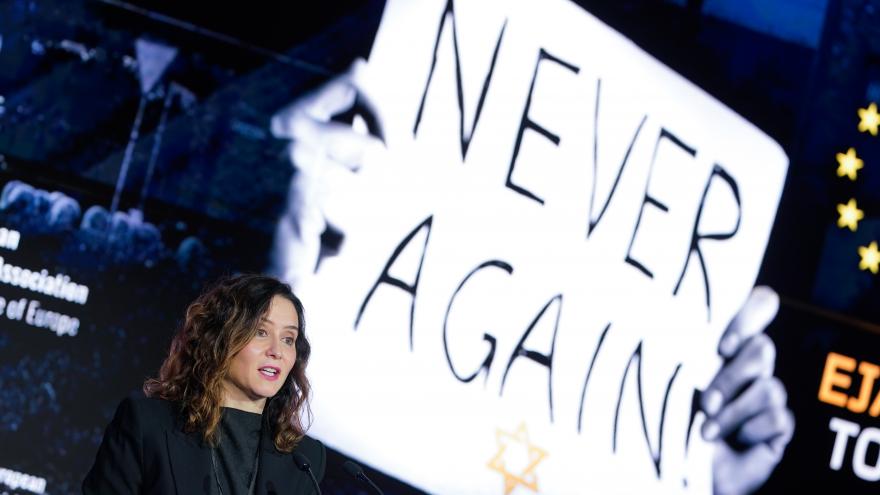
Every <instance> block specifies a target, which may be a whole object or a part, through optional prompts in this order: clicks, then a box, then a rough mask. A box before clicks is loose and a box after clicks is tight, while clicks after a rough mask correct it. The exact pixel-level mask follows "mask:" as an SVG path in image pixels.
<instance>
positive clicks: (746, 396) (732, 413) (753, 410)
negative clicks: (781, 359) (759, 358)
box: [702, 377, 788, 441]
mask: <svg viewBox="0 0 880 495" xmlns="http://www.w3.org/2000/svg"><path fill="white" fill-rule="evenodd" d="M787 400H788V396H787V394H786V392H785V387H784V386H783V385H782V382H781V381H779V379H778V378H776V377H770V378H762V379H760V380H756V381H754V382H752V384H751V386H749V388H747V389H746V390H745V391H744V392H743V393H742V394H740V396H739V397H737V398H736V399H735V400H733V401H731V402H730V403H728V404H727V405H726V406H724V407H723V408H722V409H721V410H720V411H719V412H718V414H717V415H715V416H714V417H711V418H709V419H708V420H707V421H706V422H705V423H703V429H702V431H703V437H704V438H705V439H706V440H709V441H712V440H715V439H716V438H725V437H727V436H728V435H730V434H731V432H733V431H736V430H737V429H739V428H740V427H743V426H744V424H745V423H747V422H748V421H749V420H750V419H752V418H753V417H756V416H759V415H760V414H762V413H764V412H765V411H771V410H773V409H779V410H783V411H784V410H785V402H786V401H787Z"/></svg>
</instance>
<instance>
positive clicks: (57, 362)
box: [0, 0, 880, 494]
mask: <svg viewBox="0 0 880 495" xmlns="http://www.w3.org/2000/svg"><path fill="white" fill-rule="evenodd" d="M579 3H581V4H582V6H583V7H584V8H585V9H586V10H588V11H589V12H591V13H592V14H594V15H596V16H598V17H599V18H600V19H602V20H603V21H604V22H606V23H607V24H609V25H610V26H612V27H613V28H614V29H616V30H618V31H620V32H622V33H623V34H625V35H626V36H627V37H629V38H631V39H632V40H633V41H635V42H636V43H637V44H638V45H639V46H641V47H642V48H643V49H645V50H646V51H648V52H649V53H651V54H652V55H653V56H655V57H657V58H658V59H659V60H661V61H662V62H663V63H665V64H667V65H669V66H670V67H672V68H673V69H675V70H676V71H678V72H680V73H681V74H683V75H684V76H685V77H686V78H688V79H690V80H691V81H693V82H694V83H696V84H697V85H698V86H700V87H702V88H703V89H705V90H706V91H708V92H709V93H710V94H712V95H713V96H715V97H716V98H718V99H719V100H721V101H722V102H724V103H725V104H727V105H728V106H730V107H731V108H733V109H734V110H735V111H736V112H738V113H740V114H741V115H743V116H744V117H745V118H746V119H748V120H750V121H751V122H753V123H755V124H756V125H757V126H758V127H760V128H761V129H762V130H764V131H765V132H766V133H767V134H769V135H770V136H771V137H773V138H774V139H775V140H776V141H778V142H779V143H780V144H781V145H782V147H783V148H784V149H785V151H786V153H787V154H788V156H789V158H790V160H791V165H790V169H789V175H788V178H787V181H786V186H785V190H784V193H783V197H782V201H781V204H780V208H779V214H778V218H777V221H776V224H775V227H774V231H773V234H772V237H771V240H770V243H769V247H768V251H767V254H766V257H765V260H764V264H763V266H762V270H761V273H760V276H759V283H763V284H768V285H771V286H772V287H774V288H775V289H776V290H777V291H778V292H779V293H780V295H781V297H782V302H783V304H782V309H781V311H780V315H779V316H778V318H777V319H776V321H775V323H774V324H773V325H772V327H771V328H770V330H769V331H768V332H769V334H770V335H771V336H772V337H773V339H774V340H775V342H776V344H777V347H778V359H777V374H778V375H779V376H780V377H781V378H782V379H783V381H784V382H785V383H786V386H787V389H788V392H789V403H790V407H791V408H792V409H793V410H794V411H795V414H796V417H797V429H796V432H795V436H794V439H793V441H792V443H791V444H790V445H789V447H788V450H787V453H786V456H785V458H784V460H783V462H782V463H781V464H780V466H779V467H778V469H777V470H776V471H775V473H774V475H773V477H772V478H771V480H770V482H769V483H768V484H767V485H766V486H765V487H764V488H763V489H762V492H764V493H778V492H782V491H783V490H786V491H788V490H790V489H792V488H793V487H794V486H804V485H805V484H808V485H807V486H811V487H822V488H824V487H828V488H833V489H835V490H836V491H845V492H847V493H865V492H868V491H870V490H871V488H872V484H871V483H868V482H865V481H862V480H860V479H858V478H857V477H856V476H855V475H854V474H853V472H852V467H851V457H852V444H853V443H854V442H853V441H850V446H849V451H848V455H847V456H846V460H845V462H844V465H843V468H842V469H841V470H840V471H833V470H831V469H830V468H829V467H828V462H829V459H830V455H831V447H832V444H833V441H834V436H833V434H832V432H830V430H829V428H828V421H829V419H830V418H831V417H833V416H837V417H842V418H844V419H849V420H852V421H855V422H857V423H859V424H861V425H862V427H863V428H864V427H868V426H876V424H877V419H876V418H871V417H870V416H868V415H867V414H862V415H853V414H850V413H849V412H848V411H845V410H843V409H840V408H834V407H832V406H828V405H826V404H823V403H820V402H819V401H818V400H817V392H818V388H819V381H820V378H821V374H822V370H823V367H824V363H825V356H826V355H827V353H828V352H829V351H834V352H838V353H842V354H846V355H848V356H851V357H854V358H856V359H858V360H860V361H862V360H864V361H870V362H873V363H880V355H878V354H880V353H878V351H877V344H878V333H880V299H878V295H880V290H878V281H880V275H873V274H871V273H870V272H867V271H862V270H859V269H858V262H859V257H858V254H857V248H858V246H865V245H867V244H868V243H869V242H871V241H872V240H880V215H878V212H880V193H878V191H880V168H878V167H880V166H878V165H877V164H876V163H877V162H878V159H880V146H878V142H880V141H878V140H880V137H873V136H870V135H869V134H866V133H860V132H858V131H857V128H856V126H857V123H858V117H857V114H856V110H857V109H858V108H860V107H865V106H867V104H868V103H869V102H871V101H878V100H880V37H878V36H877V34H878V32H877V31H878V30H880V28H878V27H876V26H878V25H880V24H878V20H880V1H876V0H859V1H857V0H800V1H798V0H784V1H783V0H768V1H764V2H761V1H758V0H752V1H688V0H680V1H659V0H657V1H603V2H600V1H581V2H579ZM382 7H383V2H381V1H355V0H349V1H341V0H337V1H332V2H321V3H320V5H318V4H312V5H309V8H308V11H307V9H306V8H305V6H304V5H303V4H302V3H301V2H280V1H279V2H269V1H251V2H247V4H245V3H244V2H236V3H212V4H210V5H208V4H201V3H196V2H172V1H143V0H139V1H133V2H130V3H121V2H116V1H101V0H77V1H63V0H29V1H25V0H0V36H2V45H0V187H4V193H3V197H2V198H0V225H3V226H6V227H7V228H15V229H17V230H19V231H21V233H22V243H21V246H20V247H19V249H18V250H17V251H14V252H12V251H0V256H3V258H4V259H5V261H6V262H7V263H12V264H16V265H19V266H23V267H28V268H37V269H39V268H46V269H47V270H49V271H50V272H63V273H65V274H67V275H69V276H70V277H71V278H72V279H74V280H76V281H78V282H79V283H83V284H86V285H88V286H89V287H90V289H91V295H90V298H89V302H88V304H87V305H86V307H85V308H82V307H77V306H76V305H73V304H69V303H63V302H59V301H53V300H51V298H48V297H42V298H37V297H33V293H28V292H26V291H23V290H18V289H15V288H12V287H9V286H2V287H0V296H2V297H5V298H6V299H14V298H18V297H29V298H34V299H40V300H41V302H42V303H43V305H44V306H46V307H49V308H50V309H53V310H55V311H60V312H62V313H68V314H71V315H76V316H77V317H79V318H80V320H82V322H83V324H82V326H81V328H80V330H79V334H78V335H77V336H75V337H69V336H65V337H57V336H56V335H54V334H52V333H51V332H48V331H46V330H41V329H34V328H33V327H30V326H27V325H24V324H22V323H18V322H13V321H10V320H8V319H0V447H2V448H0V467H6V468H9V469H14V470H16V471H21V472H26V473H30V474H34V475H36V476H40V477H43V478H46V479H47V480H48V488H47V491H48V492H49V493H70V492H76V491H78V485H79V482H80V480H81V478H82V476H83V475H84V473H85V471H86V470H87V469H88V467H89V466H90V465H91V461H92V459H93V455H94V452H95V450H96V448H97V445H98V443H99V441H100V438H101V435H102V432H103V428H104V426H105V425H106V423H107V422H108V421H109V419H110V416H111V414H112V412H113V410H114V407H115V405H116V403H117V402H118V400H119V399H120V398H121V397H123V396H124V395H126V394H127V393H129V392H131V391H132V390H135V389H137V387H138V385H139V383H141V381H142V380H143V378H145V377H147V376H151V375H153V374H154V373H155V372H156V368H157V367H158V364H159V363H160V362H161V360H162V357H163V355H164V352H165V350H166V349H167V345H168V342H169V341H170V336H171V334H172V332H173V331H174V329H175V328H176V325H177V323H178V320H179V315H182V314H183V309H184V308H185V306H186V304H187V303H188V302H189V301H190V300H191V299H192V298H193V297H194V296H195V295H196V294H197V293H198V291H199V290H200V289H201V287H202V286H203V285H204V283H205V282H206V281H208V280H211V279H213V278H215V277H217V276H219V275H221V274H224V273H229V272H233V271H259V270H263V269H265V268H266V264H267V253H268V252H269V247H270V242H271V236H272V231H273V228H274V225H275V222H276V220H277V218H278V217H279V215H280V213H281V209H282V207H283V205H284V201H285V197H286V194H287V187H288V184H289V182H290V178H291V174H292V170H291V167H290V165H289V163H288V161H287V158H286V156H285V154H284V143H281V142H278V141H276V140H274V139H273V138H271V137H270V136H269V134H268V132H267V125H268V120H269V117H270V116H271V114H272V113H273V112H274V111H276V110H277V109H278V108H280V107H282V106H284V105H285V104H287V103H289V102H290V101H292V100H293V99H295V98H296V97H297V96H298V95H301V94H302V93H303V92H304V91H306V90H308V89H309V88H311V87H314V86H315V85H317V84H319V83H320V82H322V81H324V80H326V78H327V77H328V76H329V75H330V74H333V73H336V72H339V71H341V70H343V69H344V68H345V67H347V65H348V64H349V62H350V61H351V59H352V58H353V57H355V56H366V55H368V53H369V49H370V43H371V41H372V38H373V35H374V33H375V30H376V27H377V25H378V20H379V17H380V15H381V10H382ZM138 39H141V40H146V41H147V42H155V43H160V44H162V45H165V46H170V47H174V48H176V49H177V54H176V56H175V58H174V60H173V62H172V63H171V64H170V66H169V67H168V68H167V70H166V72H165V74H164V75H163V77H162V79H161V80H160V81H159V83H157V84H156V86H154V87H153V88H151V89H150V91H148V92H147V93H146V96H143V98H145V104H144V111H143V115H142V121H141V125H140V127H139V137H138V139H137V141H136V144H135V146H134V147H133V149H132V153H131V160H130V167H129V171H128V175H127V177H126V181H125V183H124V188H123V189H122V194H121V197H120V202H119V204H118V208H117V209H116V211H115V212H114V211H112V208H111V204H112V202H113V196H114V189H115V186H116V183H117V179H118V177H119V172H120V164H121V163H122V161H123V157H124V155H125V152H126V145H127V144H128V142H129V136H130V133H131V132H132V123H133V122H134V120H135V116H136V115H137V113H138V108H139V105H140V103H141V99H142V95H143V94H144V92H143V91H142V89H141V88H140V86H139V83H138V81H139V78H138V75H137V69H136V68H133V65H132V60H134V59H135V58H136V55H135V43H136V40H138ZM71 42H72V43H71ZM171 88H175V89H174V91H177V93H176V95H175V96H174V98H172V99H171V100H169V101H170V104H169V105H168V106H167V109H166V110H163V109H164V108H165V107H164V106H163V105H164V102H165V101H166V96H167V95H168V92H169V91H172V89H171ZM163 111H164V113H165V124H164V128H163V126H162V125H161V122H162V120H163V115H162V114H163ZM160 139H161V142H160V143H159V146H158V147H157V146H155V145H156V143H157V141H158V140H160ZM849 147H854V148H856V150H857V152H858V155H859V157H860V158H862V159H863V160H864V163H865V167H864V168H863V169H862V170H860V171H859V175H858V180H857V181H854V182H853V181H850V180H848V179H846V178H839V177H838V176H837V175H836V173H835V172H836V169H837V163H836V160H835V155H836V153H838V152H845V151H846V149H847V148H849ZM151 163H152V164H153V165H152V170H153V172H152V174H151V176H150V177H149V179H148V175H150V173H149V172H148V170H149V169H150V164H151ZM755 166H756V167H760V164H755ZM14 181H20V183H21V184H20V185H19V184H18V183H17V182H14ZM26 186H30V188H28V187H26ZM52 192H57V193H60V194H61V195H63V196H60V195H59V194H57V193H56V194H54V195H52V194H51V193H52ZM64 198H66V199H64ZM850 198H855V199H856V200H857V201H858V206H859V208H860V209H861V210H863V211H864V212H865V218H864V219H863V220H862V221H861V222H860V223H859V227H858V230H857V231H856V232H850V231H849V230H846V229H841V228H838V227H837V225H836V221H837V217H838V215H837V210H836V205H837V204H838V203H845V202H847V201H848V200H849V199H850ZM69 200H72V201H73V202H74V203H75V204H76V207H77V208H78V209H79V213H78V214H77V215H74V216H73V219H71V218H70V217H69V216H65V215H63V214H61V213H63V212H64V211H72V210H64V208H62V207H63V206H65V205H69V204H70V202H69ZM59 212H61V213H59ZM108 229H109V230H110V231H111V232H113V233H114V235H112V236H109V237H108V236H107V235H98V234H99V233H101V232H107V231H108ZM857 386H858V382H855V383H854V385H853V388H856V387H857ZM875 388H876V387H875ZM96 411H100V414H99V415H96V414H95V412H96ZM877 456H878V449H877V448H872V449H869V458H868V464H871V465H873V464H876V463H877V462H878V459H877ZM343 460H344V459H343V457H342V456H341V455H340V454H338V453H335V452H331V453H330V461H331V462H330V471H329V472H328V476H327V479H326V480H325V483H324V484H325V489H326V491H325V492H326V493H356V492H357V490H358V489H359V488H358V487H357V486H356V485H354V484H352V483H351V482H349V481H348V479H347V477H346V475H345V474H344V473H342V472H341V470H340V467H339V465H340V464H341V462H342V461H343ZM358 461H359V462H361V463H362V464H365V465H366V466H369V465H370V460H369V459H359V460H358ZM370 474H371V475H372V476H373V477H374V478H375V479H376V481H377V482H379V484H380V485H382V486H383V488H385V489H386V493H389V494H392V493H398V494H414V493H421V492H419V491H417V490H415V489H413V488H410V487H407V486H406V485H404V484H402V483H400V482H397V481H395V480H393V479H391V478H388V477H386V476H384V475H382V473H381V472H378V471H374V470H370ZM0 489H2V486H0Z"/></svg>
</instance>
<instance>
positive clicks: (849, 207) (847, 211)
mask: <svg viewBox="0 0 880 495" xmlns="http://www.w3.org/2000/svg"><path fill="white" fill-rule="evenodd" d="M837 213H840V218H838V219H837V226H838V227H840V228H844V227H849V230H852V231H853V232H855V231H856V228H857V227H858V223H859V220H861V219H863V218H865V212H863V211H862V210H860V209H858V207H857V206H856V200H855V199H850V200H849V202H848V203H847V204H838V205H837Z"/></svg>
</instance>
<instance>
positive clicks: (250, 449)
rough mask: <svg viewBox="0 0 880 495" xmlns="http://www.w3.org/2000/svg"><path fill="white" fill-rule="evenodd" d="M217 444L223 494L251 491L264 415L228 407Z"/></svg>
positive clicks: (242, 494)
mask: <svg viewBox="0 0 880 495" xmlns="http://www.w3.org/2000/svg"><path fill="white" fill-rule="evenodd" d="M222 410H223V416H222V417H221V419H220V443H219V445H217V450H216V454H217V477H218V478H219V480H220V486H221V487H222V488H223V492H222V493H223V495H249V489H250V486H251V480H252V476H254V475H255V474H256V473H255V469H256V461H257V449H258V448H259V446H260V430H261V425H262V422H263V415H262V414H256V413H252V412H247V411H242V410H240V409H234V408H231V407H224V408H223V409H222Z"/></svg>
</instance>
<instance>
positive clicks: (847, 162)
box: [837, 148, 864, 180]
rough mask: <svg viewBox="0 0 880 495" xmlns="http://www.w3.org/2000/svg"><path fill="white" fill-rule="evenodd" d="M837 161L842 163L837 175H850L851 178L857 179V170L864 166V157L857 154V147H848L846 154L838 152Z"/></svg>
mask: <svg viewBox="0 0 880 495" xmlns="http://www.w3.org/2000/svg"><path fill="white" fill-rule="evenodd" d="M837 163H838V164H839V165H840V166H839V167H837V176H838V177H843V176H844V175H845V176H847V177H849V180H856V172H858V171H859V169H860V168H862V167H864V164H863V163H862V159H861V158H859V157H857V156H856V149H855V148H850V149H848V150H847V151H846V154H843V153H838V154H837Z"/></svg>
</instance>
